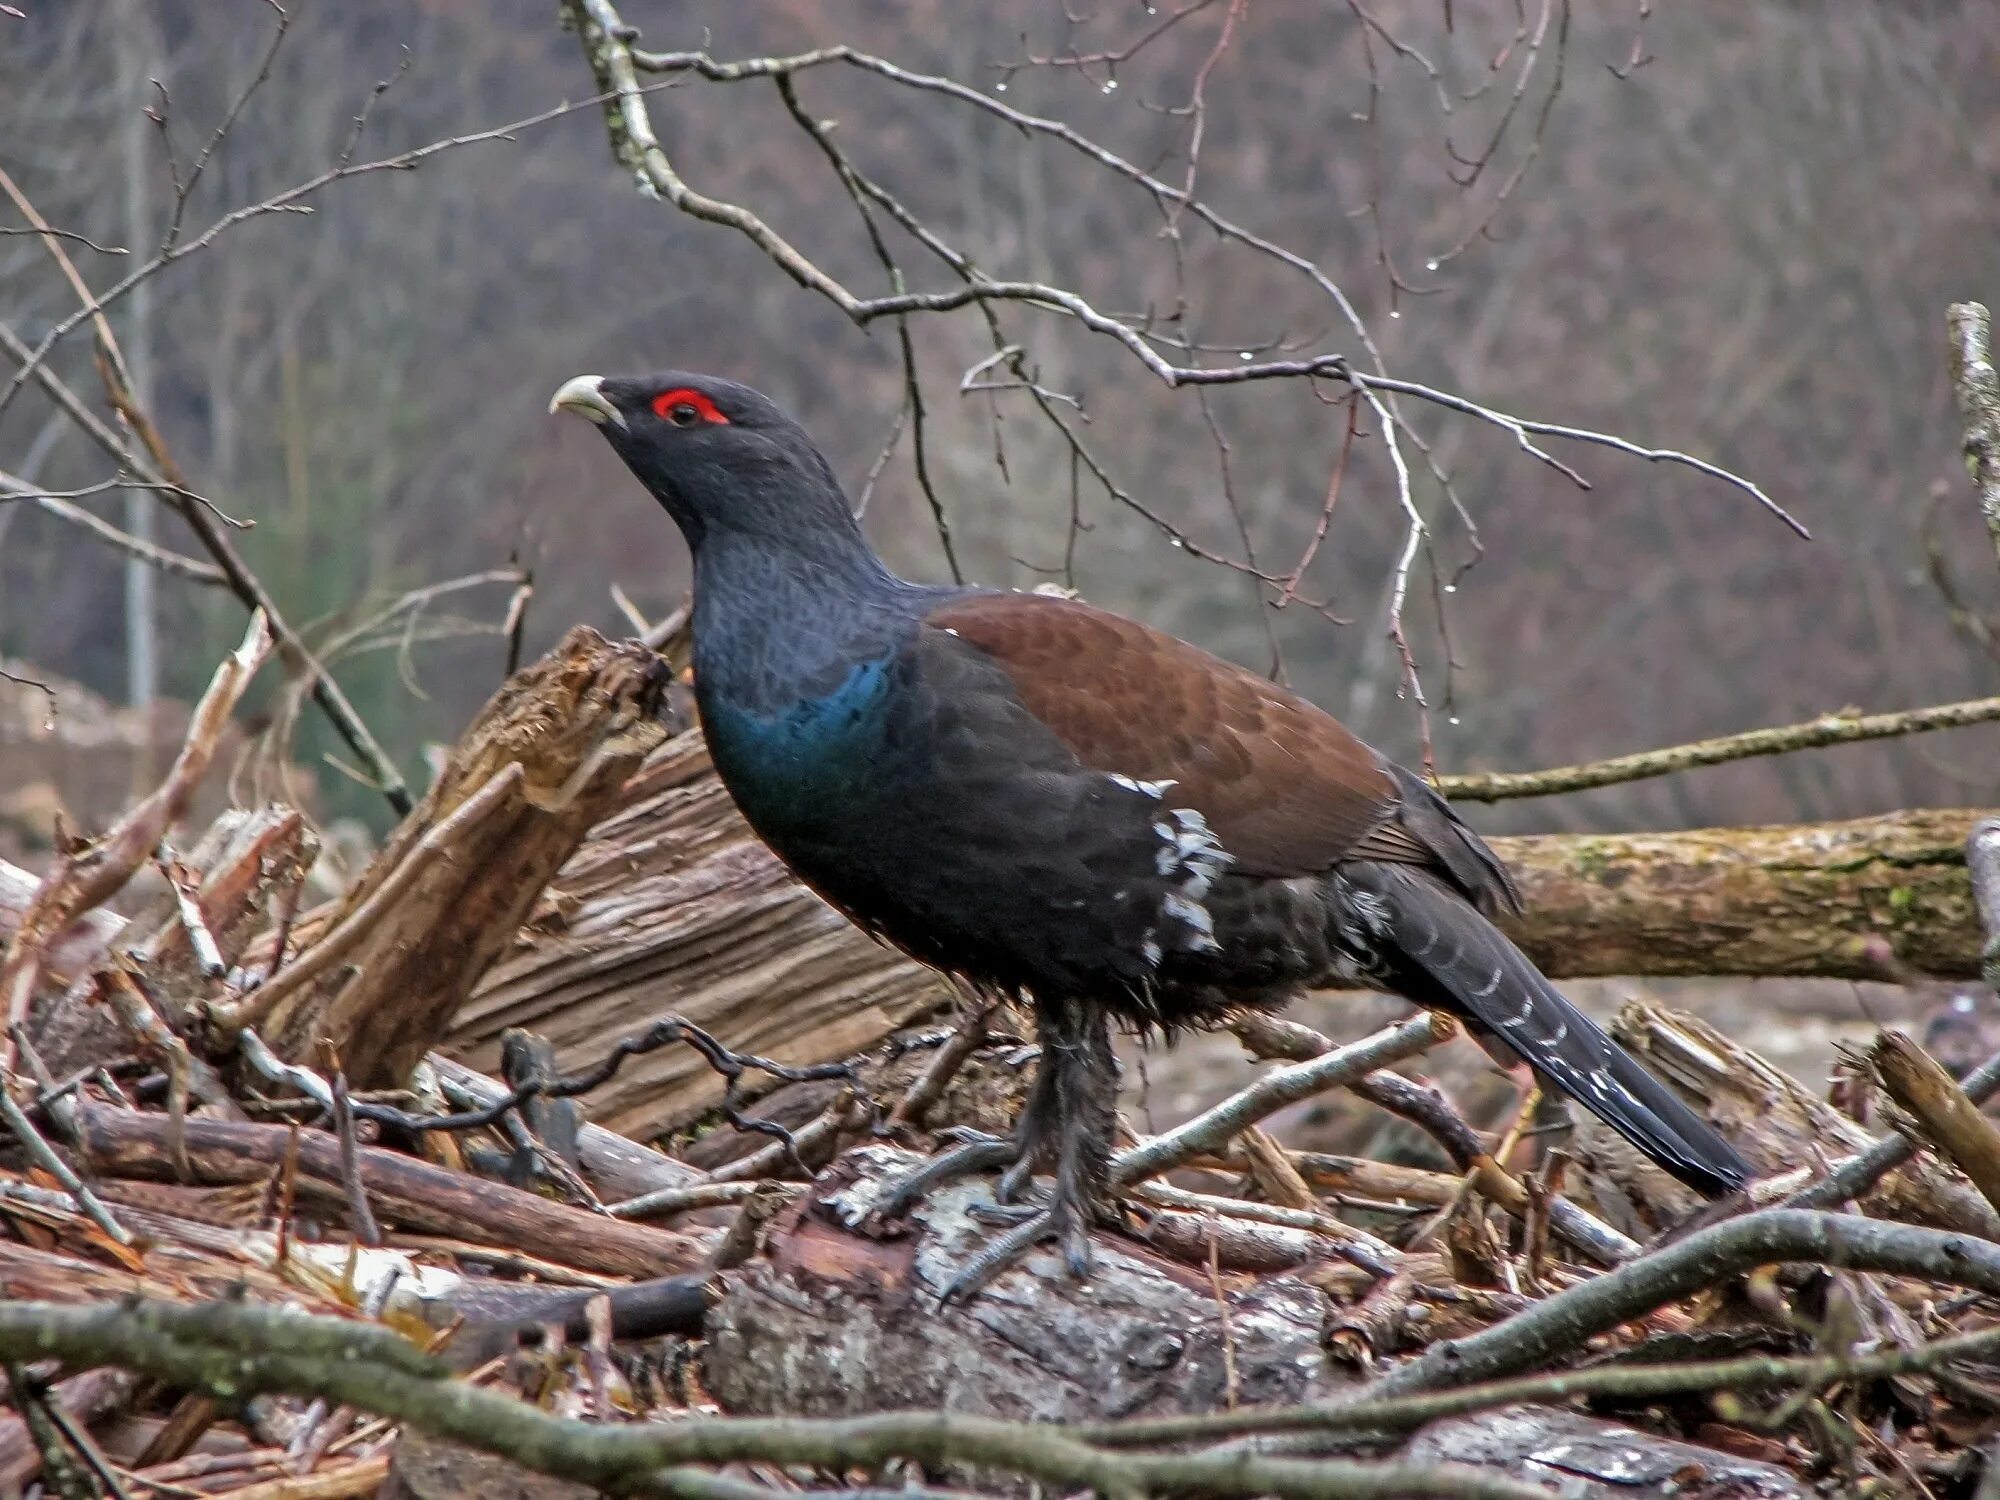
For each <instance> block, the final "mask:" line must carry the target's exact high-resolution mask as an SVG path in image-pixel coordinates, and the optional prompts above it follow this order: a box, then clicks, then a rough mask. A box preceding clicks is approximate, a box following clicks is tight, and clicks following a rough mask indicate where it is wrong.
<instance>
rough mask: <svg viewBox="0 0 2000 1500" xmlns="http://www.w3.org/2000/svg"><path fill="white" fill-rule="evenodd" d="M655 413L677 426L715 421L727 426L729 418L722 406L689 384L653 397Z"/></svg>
mask: <svg viewBox="0 0 2000 1500" xmlns="http://www.w3.org/2000/svg"><path fill="white" fill-rule="evenodd" d="M653 415H654V416H656V417H658V418H659V419H660V420H661V421H663V422H671V423H673V424H674V426H676V427H692V426H694V424H695V423H697V422H713V423H715V424H716V425H717V426H718V427H727V426H728V425H729V418H727V417H725V416H724V415H723V414H722V411H721V408H719V407H718V406H716V404H715V403H714V402H713V401H711V400H709V399H708V397H707V396H705V395H703V394H702V393H701V392H700V391H697V390H695V389H693V388H692V387H689V386H682V387H680V388H679V389H677V390H671V391H662V392H661V393H660V394H659V395H657V396H655V397H654V398H653Z"/></svg>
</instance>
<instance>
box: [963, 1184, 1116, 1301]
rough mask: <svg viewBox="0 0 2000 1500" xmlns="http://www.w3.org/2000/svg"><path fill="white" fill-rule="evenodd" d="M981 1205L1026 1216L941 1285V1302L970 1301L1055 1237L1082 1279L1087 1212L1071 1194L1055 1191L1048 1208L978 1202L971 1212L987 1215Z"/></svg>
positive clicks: (1086, 1250)
mask: <svg viewBox="0 0 2000 1500" xmlns="http://www.w3.org/2000/svg"><path fill="white" fill-rule="evenodd" d="M982 1208H984V1209H990V1210H992V1214H993V1215H994V1216H998V1217H1013V1215H1014V1214H1015V1213H1020V1212H1025V1213H1026V1214H1027V1217H1026V1218H1025V1219H1023V1220H1021V1221H1020V1222H1019V1223H1018V1224H1017V1225H1016V1227H1015V1228H1013V1229H1011V1230H1009V1231H1008V1232H1007V1233H1006V1234H1003V1235H1001V1236H1000V1237H999V1238H998V1239H996V1240H994V1241H993V1242H992V1243H991V1244H989V1245H987V1246H986V1248H985V1249H983V1250H981V1251H980V1252H979V1254H978V1255H976V1256H974V1257H973V1259H972V1261H971V1262H970V1264H968V1265H967V1266H966V1267H965V1269H964V1270H962V1271H960V1272H959V1273H958V1275H957V1276H955V1277H953V1278H952V1281H951V1284H950V1285H949V1286H947V1287H946V1288H945V1289H944V1293H943V1295H942V1297H941V1298H940V1299H939V1300H940V1301H941V1302H943V1303H945V1304H946V1305H950V1304H951V1303H955V1302H969V1301H971V1300H972V1298H974V1297H976V1296H977V1295H978V1294H979V1293H980V1292H981V1291H983V1290H984V1289H985V1288H986V1287H987V1285H988V1284H989V1283H991V1282H992V1281H993V1279H994V1278H995V1277H997V1276H998V1275H999V1274H1000V1273H1001V1272H1002V1271H1004V1270H1006V1269H1007V1268H1008V1267H1009V1266H1010V1265H1012V1264H1013V1263H1014V1262H1015V1261H1017V1260H1019V1259H1020V1258H1021V1257H1022V1256H1023V1255H1025V1254H1026V1253H1027V1252H1028V1251H1030V1250H1032V1249H1033V1248H1034V1247H1035V1246H1037V1245H1039V1244H1041V1243H1043V1242H1044V1241H1046V1240H1055V1241H1057V1242H1058V1243H1059V1244H1060V1245H1061V1246H1062V1253H1063V1262H1064V1264H1066V1265H1067V1266H1068V1267H1069V1273H1070V1275H1072V1276H1074V1277H1076V1278H1077V1279H1078V1280H1082V1279H1083V1278H1084V1277H1086V1276H1088V1275H1089V1274H1090V1215H1089V1213H1088V1211H1087V1210H1085V1209H1084V1207H1083V1206H1082V1205H1081V1204H1079V1203H1078V1202H1077V1201H1076V1200H1075V1199H1074V1198H1071V1197H1069V1196H1067V1195H1063V1194H1058V1195H1057V1196H1056V1197H1055V1198H1054V1199H1052V1200H1051V1201H1050V1203H1049V1206H1048V1207H1047V1208H1043V1209H1037V1210H1009V1209H1004V1208H995V1207H994V1206H993V1205H991V1204H979V1205H976V1206H975V1207H974V1208H973V1209H972V1210H971V1212H972V1213H973V1214H974V1216H975V1217H979V1218H986V1217H988V1215H987V1214H982V1213H980V1209H982Z"/></svg>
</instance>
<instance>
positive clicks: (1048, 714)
mask: <svg viewBox="0 0 2000 1500" xmlns="http://www.w3.org/2000/svg"><path fill="white" fill-rule="evenodd" d="M928 623H929V624H931V625H933V626H936V627H938V628H940V629H944V630H949V631H951V632H953V633H954V634H956V635H957V636H958V637H959V638H960V639H962V640H965V641H967V642H969V643H970V644H972V645H975V646H977V647H979V648H980V649H981V650H982V651H984V652H986V653H987V654H988V655H989V656H991V657H992V658H993V659H994V660H995V661H996V662H998V663H999V665H1000V666H1001V668H1002V669H1003V670H1005V672H1006V673H1007V676H1008V679H1009V680H1010V681H1011V682H1012V683H1013V686H1014V690H1015V692H1016V693H1018V694H1019V695H1020V698H1021V701H1022V703H1023V704H1024V705H1025V706H1026V707H1027V709H1028V711H1029V712H1030V713H1032V714H1033V715H1034V716H1035V717H1036V718H1038V719H1040V720H1041V721H1042V722H1043V723H1044V724H1046V725H1048V726H1049V728H1050V729H1052V730H1054V731H1055V733H1056V735H1057V736H1058V737H1059V738H1060V739H1061V740H1062V741H1063V743H1064V744H1066V745H1067V746H1068V747H1069V749H1070V752H1071V753H1072V754H1073V755H1075V756H1076V758H1077V759H1078V760H1079V761H1081V762H1082V763H1083V764H1085V765H1087V766H1089V767H1091V768H1092V769H1093V770H1099V771H1105V772H1114V773H1116V774H1118V775H1122V776H1130V777H1132V778H1134V779H1135V780H1140V781H1172V782H1174V783H1175V784H1176V785H1175V790H1174V793H1173V801H1174V802H1175V803H1176V804H1179V805H1182V806H1186V807H1192V808H1194V809H1196V810H1197V811H1199V812H1200V813H1201V815H1202V816H1203V817H1204V818H1206V819H1207V820H1208V826H1209V828H1210V829H1211V830H1212V831H1213V832H1214V834H1215V836H1216V837H1217V838H1218V839H1220V840H1221V842H1222V846H1223V848H1225V849H1227V850H1228V851H1229V853H1230V854H1231V855H1232V856H1233V858H1234V860H1235V868H1236V869H1238V870H1240V871H1242V872H1244V873H1246V874H1251V875H1275V876H1292V875H1307V874H1314V873H1317V872H1319V871H1322V870H1325V869H1327V868H1328V867H1329V866H1331V865H1333V864H1334V863H1335V862H1336V861H1338V860H1341V859H1348V858H1355V857H1366V858H1374V859H1391V860H1400V861H1406V862H1410V863H1417V864H1429V863H1433V862H1434V861H1435V859H1436V855H1435V853H1434V852H1432V851H1429V850H1426V849H1425V848H1424V847H1423V845H1422V844H1421V843H1420V842H1419V841H1418V840H1417V839H1415V838H1413V837H1411V835H1410V833H1409V832H1408V831H1407V830H1406V829H1405V828H1404V827H1403V825H1402V823H1401V822H1400V821H1399V820H1398V818H1397V813H1398V810H1399V807H1400V806H1401V804H1402V802H1403V800H1404V795H1405V789H1404V787H1403V786H1402V784H1401V782H1400V780H1399V778H1398V777H1397V776H1395V775H1394V774H1392V772H1391V771H1390V769H1388V768H1387V767H1386V766H1385V764H1384V762H1383V761H1382V760H1381V758H1380V757H1379V756H1377V755H1376V754H1375V752H1374V751H1372V750H1370V749H1369V748H1368V747H1367V746H1366V745H1364V744H1362V743H1361V741H1360V740H1358V739H1356V738H1355V737H1354V736H1353V735H1352V734H1350V733H1348V731H1347V730H1346V728H1345V727H1343V726H1342V725H1341V723H1340V722H1339V721H1338V720H1337V719H1335V718H1333V717H1332V715H1330V714H1328V713H1326V712H1324V711H1323V710H1321V709H1318V708H1315V707H1314V706H1313V705H1312V704H1310V703H1307V702H1306V701H1305V700H1304V699H1302V698H1299V697H1296V696H1294V695H1293V694H1291V693H1288V692H1286V691H1285V690H1284V689H1283V688H1281V687H1278V686H1277V685H1275V684H1274V683H1270V682H1267V681H1265V680H1264V679H1263V678H1261V677H1259V676H1257V675H1256V674H1255V673H1254V672H1248V671H1245V670H1244V669H1243V668H1242V667H1238V666H1235V665H1232V664H1231V663H1229V662H1226V661H1223V660H1221V659H1220V658H1219V657H1215V656H1211V655H1209V654H1208V653H1207V652H1206V651H1203V650H1201V649H1199V648H1198V647H1195V646H1190V645H1188V644H1187V643H1186V642H1185V641H1180V640H1176V639H1174V637H1172V636H1170V635H1165V634H1162V633H1161V632H1159V631H1157V630H1153V629H1150V628H1148V627H1147V626H1144V625H1141V624H1139V623H1138V622H1137V621H1134V620H1127V619H1124V618H1122V617H1120V616H1118V615H1112V614H1106V613H1105V612H1104V611H1102V610H1099V609H1093V608H1091V607H1090V606H1089V605H1087V604H1079V603H1075V602H1073V601H1070V600H1066V599H1055V598H1050V597H1047V596H1045V595H1040V594H982V595H977V596H974V597H972V598H968V599H963V600H957V601H954V602H953V603H950V604H947V605H945V606H943V607H942V608H940V609H938V610H936V611H935V612H933V613H932V614H931V615H930V617H929V620H928Z"/></svg>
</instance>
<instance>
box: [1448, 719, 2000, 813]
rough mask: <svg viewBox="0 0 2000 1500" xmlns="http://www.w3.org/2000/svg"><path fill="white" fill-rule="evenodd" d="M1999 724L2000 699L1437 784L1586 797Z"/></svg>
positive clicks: (1497, 797) (1486, 797)
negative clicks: (1729, 767) (1678, 775)
mask: <svg viewBox="0 0 2000 1500" xmlns="http://www.w3.org/2000/svg"><path fill="white" fill-rule="evenodd" d="M1995 719H2000V698H1972V699H1967V700H1966V701H1964V702H1960V703H1940V704H1937V705H1935V706H1933V707H1930V708H1911V709H1903V710H1900V711H1898V712H1895V713H1886V714H1822V715H1821V716H1820V717H1819V718H1817V719H1811V720H1808V721H1807V722H1805V723H1803V724H1782V725H1774V726H1772V727H1771V728H1769V729H1750V730H1745V731H1744V732H1743V733H1741V734H1725V735H1718V736H1717V737H1716V738H1714V739H1710V740H1696V741H1694V742H1693V743H1692V744H1686V745H1669V746H1666V747H1664V748H1662V749H1659V750H1641V751H1639V752H1637V753H1635V754H1632V755H1617V756H1612V757H1611V758H1609V759H1607V760H1594V761H1587V762H1585V763H1584V764H1582V765H1575V766H1559V767H1556V768H1555V769H1553V770H1548V771H1493V772H1473V773H1470V774H1465V775H1458V776H1440V777H1438V778H1437V785H1438V790H1439V791H1441V792H1442V793H1443V794H1444V795H1445V796H1447V797H1452V798H1456V799H1458V800H1460V801H1465V802H1504V801H1508V800H1510V799H1512V798H1516V797H1550V796H1555V795H1557V794H1558V793H1562V792H1581V791H1588V790H1590V789H1591V788H1592V787H1600V786H1615V785H1617V784H1619V783H1621V782H1626V781H1642V780H1645V779H1646V778H1648V777H1652V776H1670V775H1672V774H1673V773H1674V772H1676V771H1689V770H1693V769H1695V768H1696V767H1699V766H1719V765H1722V764H1724V763H1725V762H1727V761H1733V760H1746V759H1749V758H1750V757H1752V756H1758V755H1789V754H1792V753H1793V752H1795V751H1799V750H1817V749H1821V748H1823V747H1825V746H1827V745H1851V744H1854V743H1857V742H1858V741H1862V740H1882V739H1894V738H1897V737H1899V736H1902V735H1906V734H1924V733H1928V732H1929V731H1931V730H1935V729H1960V728H1963V727H1964V726H1966V725H1968V724H1987V723H1991V722H1992V721H1993V720H1995Z"/></svg>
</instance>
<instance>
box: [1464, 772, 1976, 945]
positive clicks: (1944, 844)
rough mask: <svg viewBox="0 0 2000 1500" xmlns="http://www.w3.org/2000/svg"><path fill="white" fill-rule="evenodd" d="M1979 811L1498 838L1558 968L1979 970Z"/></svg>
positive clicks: (1537, 938)
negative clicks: (1972, 849)
mask: <svg viewBox="0 0 2000 1500" xmlns="http://www.w3.org/2000/svg"><path fill="white" fill-rule="evenodd" d="M1981 816H1982V814H1981V813H1980V812H1979V811H1977V810H1971V809H1963V808H1937V809H1931V808H1925V809H1918V810H1915V811H1909V812H1893V813H1884V814H1882V815H1881V816H1879V817H1873V818H1856V819H1854V820H1853V821H1851V822H1844V823H1807V824H1800V825H1792V826H1779V827H1762V828H1697V829H1689V830H1686V831H1683V832H1678V833H1624V834H1560V835H1555V836H1551V837H1546V838H1510V839H1494V840H1493V848H1494V850H1495V851H1496V852H1497V853H1498V854H1499V855H1500V857H1501V859H1503V860H1505V861H1506V862H1507V864H1508V866H1509V868H1511V869H1512V870H1513V872H1514V876H1515V879H1517V880H1518V881H1519V882H1520V885H1521V894H1522V896H1523V897H1524V898H1525V900H1526V902H1527V907H1528V913H1527V918H1526V920H1525V921H1524V922H1522V923H1520V924H1519V925H1518V927H1517V928H1516V931H1515V936H1516V938H1517V939H1518V940H1519V941H1520V942H1521V944H1522V946H1523V947H1525V948H1526V949H1527V950H1528V953H1529V955H1530V956H1531V957H1533V958H1534V960H1535V962H1536V963H1538V964H1540V965H1541V966H1542V968H1543V969H1544V970H1545V971H1546V972H1547V973H1548V974H1549V976H1550V977H1551V978H1555V979H1581V978H1586V977H1591V976H1596V975H1604V974H1639V975H1653V976H1664V975H1676V974H1682V975H1685V974H1761V975H1785V976H1810V977H1817V978H1822V979H1882V978H1885V977H1888V976H1889V975H1890V974H1891V973H1892V972H1894V971H1896V970H1897V969H1898V968H1901V969H1907V970H1915V971H1916V972H1917V973H1919V974H1924V975H1930V976H1934V977H1937V978H1941V979H1970V978H1975V977H1977V975H1978V973H1979V953H1980V948H1981V946H1982V943H1983V941H1984V940H1983V938H1982V936H1981V934H1980V928H1979V914H1978V912H1977V910H1976V909H1975V908H1974V906H1973V900H1972V883H1971V881H1970V879H1969V878H1968V877H1967V875H1966V869H1965V841H1966V838H1967V836H1968V835H1970V834H1971V832H1972V826H1973V824H1974V823H1976V822H1978V821H1979V819H1980V817H1981Z"/></svg>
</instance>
